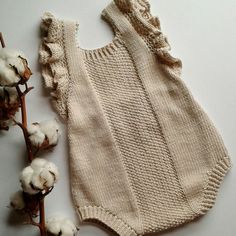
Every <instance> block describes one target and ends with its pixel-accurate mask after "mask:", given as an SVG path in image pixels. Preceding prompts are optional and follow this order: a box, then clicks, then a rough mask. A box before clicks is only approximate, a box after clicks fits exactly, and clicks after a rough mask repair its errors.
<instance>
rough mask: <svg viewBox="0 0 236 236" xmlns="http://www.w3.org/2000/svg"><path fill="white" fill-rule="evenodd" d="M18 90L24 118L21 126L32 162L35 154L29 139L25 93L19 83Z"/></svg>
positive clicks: (29, 158)
mask: <svg viewBox="0 0 236 236" xmlns="http://www.w3.org/2000/svg"><path fill="white" fill-rule="evenodd" d="M16 90H17V93H18V97H19V99H20V105H21V106H20V107H21V119H22V124H21V128H22V131H23V135H24V139H25V145H26V148H27V153H28V160H29V162H32V161H33V159H34V156H33V151H32V146H31V143H30V141H29V138H28V133H27V113H26V104H25V95H24V94H23V93H22V92H21V90H20V87H19V85H17V86H16Z"/></svg>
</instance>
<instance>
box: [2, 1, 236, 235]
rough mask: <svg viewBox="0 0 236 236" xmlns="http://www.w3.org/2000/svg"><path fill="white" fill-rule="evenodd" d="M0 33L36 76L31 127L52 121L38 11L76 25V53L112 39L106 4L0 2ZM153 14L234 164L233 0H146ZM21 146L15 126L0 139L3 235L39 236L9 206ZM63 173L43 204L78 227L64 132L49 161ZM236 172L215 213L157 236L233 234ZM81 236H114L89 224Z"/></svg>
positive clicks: (29, 101)
mask: <svg viewBox="0 0 236 236" xmlns="http://www.w3.org/2000/svg"><path fill="white" fill-rule="evenodd" d="M0 3H1V4H0V31H2V32H3V33H4V38H5V41H6V44H7V46H8V47H11V48H17V49H20V50H22V51H24V52H25V54H26V55H27V56H28V59H29V63H30V67H31V69H32V71H33V73H34V75H33V76H32V78H31V82H30V84H31V85H33V86H35V89H34V90H33V91H32V92H31V93H30V95H28V96H27V106H28V114H29V122H35V121H40V120H44V119H48V118H51V117H54V116H56V114H55V113H54V111H53V110H52V108H51V106H50V103H49V97H48V96H47V94H46V92H45V91H44V89H43V86H42V85H43V84H42V78H41V76H40V69H39V66H38V62H37V59H38V45H39V40H40V39H39V22H40V17H41V16H42V14H43V12H45V11H51V12H52V13H54V14H55V15H56V16H58V17H60V18H64V19H73V20H78V21H79V23H80V26H79V28H80V29H79V42H80V47H82V48H86V49H94V48H98V47H102V46H104V45H106V44H108V43H109V42H110V41H111V40H112V38H113V34H112V31H111V29H110V27H109V26H108V25H107V24H106V23H104V22H103V21H102V20H101V19H100V13H101V11H102V9H103V8H104V7H105V6H106V5H107V4H108V3H109V0H99V1H95V0H86V1H85V0H67V1H62V0H57V1H56V0H47V1H46V0H41V1H27V0H21V1H13V0H7V1H6V0H5V1H3V0H1V1H0ZM150 3H151V6H152V7H151V10H152V13H153V15H158V16H159V18H160V21H161V26H162V30H163V32H164V33H165V34H166V35H167V36H168V39H169V42H170V44H171V46H172V54H173V55H174V56H177V57H179V58H181V59H182V62H183V80H184V81H185V82H186V84H187V85H188V87H189V88H190V89H191V91H192V93H193V95H194V96H195V98H196V99H197V100H198V101H199V103H200V104H201V105H202V107H203V108H204V109H205V110H206V111H207V113H208V114H209V116H210V118H211V119H212V120H213V121H214V123H215V125H216V127H217V128H218V130H219V132H220V133H221V135H222V136H223V138H224V141H225V144H226V146H227V148H228V150H229V152H230V154H231V157H232V160H233V162H234V160H235V156H236V144H235V142H236V125H235V122H236V76H235V68H236V0H227V1H220V0H207V1H204V0H198V1H193V0H179V1H173V0H155V1H154V0H151V1H150ZM24 148H25V146H24V141H23V137H22V134H21V131H20V130H19V129H18V128H12V129H11V130H10V131H9V132H4V133H0V235H1V236H6V235H8V236H12V235H17V236H23V235H24V236H25V235H27V236H28V235H29V236H31V235H32V236H33V235H35V236H36V235H39V234H38V231H37V229H35V228H34V227H32V226H19V225H18V226H17V225H15V221H17V220H16V219H14V217H11V211H10V210H9V209H8V208H6V206H7V205H8V198H9V195H10V194H11V193H12V192H14V191H15V190H17V189H18V187H19V183H18V175H19V172H20V170H21V169H22V168H23V166H24V162H23V161H22V160H23V158H24ZM47 156H48V157H47V158H48V159H49V160H52V161H54V162H55V163H56V164H57V165H58V166H59V169H60V172H61V179H60V181H59V183H58V184H57V185H56V187H55V189H54V191H53V193H51V194H50V195H49V196H48V197H47V199H46V212H47V215H50V214H52V213H54V212H64V213H65V214H66V215H68V216H70V217H71V218H72V219H74V220H75V221H77V220H78V219H77V217H76V215H75V213H74V210H73V208H72V203H71V197H70V188H69V182H68V180H69V174H68V173H69V172H68V147H67V141H66V129H65V127H63V135H62V138H61V139H60V145H59V146H57V148H56V149H55V151H54V152H53V153H51V154H48V155H47ZM235 199H236V170H235V167H233V168H232V169H231V171H230V173H229V174H228V175H227V177H226V179H225V181H224V183H223V185H222V187H221V188H220V192H219V195H218V198H217V201H216V205H215V207H214V208H213V209H212V210H211V211H210V212H209V213H208V214H207V215H206V216H204V217H203V218H201V219H200V220H198V221H196V222H194V223H190V224H188V225H185V226H184V227H181V228H178V229H175V230H174V231H171V232H166V233H162V234H158V235H161V236H189V235H191V236H222V235H224V236H234V235H235V232H236V221H235V219H236V203H235ZM79 235H81V236H106V235H111V233H107V232H106V231H104V230H102V229H100V228H98V227H95V226H92V225H88V224H83V226H81V231H80V233H79Z"/></svg>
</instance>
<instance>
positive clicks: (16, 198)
mask: <svg viewBox="0 0 236 236" xmlns="http://www.w3.org/2000/svg"><path fill="white" fill-rule="evenodd" d="M10 204H11V207H12V208H13V209H15V210H22V209H24V208H25V201H24V196H23V192H22V191H21V190H19V191H17V192H15V193H14V194H12V196H11V197H10Z"/></svg>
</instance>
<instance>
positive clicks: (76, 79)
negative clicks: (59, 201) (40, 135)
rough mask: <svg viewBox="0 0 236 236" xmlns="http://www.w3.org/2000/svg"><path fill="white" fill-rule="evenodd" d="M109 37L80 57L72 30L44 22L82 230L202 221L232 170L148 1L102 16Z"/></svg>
mask: <svg viewBox="0 0 236 236" xmlns="http://www.w3.org/2000/svg"><path fill="white" fill-rule="evenodd" d="M102 17H103V18H104V19H105V20H106V21H107V22H108V23H110V24H111V26H112V28H113V30H114V33H115V37H114V39H113V41H112V42H111V43H110V44H109V45H106V46H104V47H102V48H99V49H95V50H85V49H81V48H80V47H78V45H77V42H76V33H77V28H78V24H77V23H76V22H75V21H66V20H59V19H56V18H55V17H54V16H53V15H52V14H50V13H45V15H44V16H43V18H42V24H41V26H42V31H43V34H44V35H43V40H42V45H41V47H40V52H39V53H40V63H42V69H43V70H42V73H43V77H44V80H45V85H46V87H49V88H51V89H52V93H51V95H52V97H53V103H54V105H55V107H56V109H57V111H58V113H59V114H60V116H61V117H62V118H63V119H64V122H65V123H66V124H67V126H68V136H69V147H70V159H69V161H70V171H71V188H72V195H73V200H74V204H75V208H76V210H77V212H78V214H79V216H80V218H81V220H82V221H85V220H91V221H94V220H95V221H97V222H100V223H102V224H103V225H106V226H107V227H108V228H110V229H112V230H113V231H115V232H116V233H117V234H119V235H121V236H131V235H132V236H135V235H144V234H146V233H151V232H159V231H162V230H165V229H169V228H172V227H176V226H178V225H181V224H183V223H186V222H189V221H191V220H193V219H194V218H196V217H199V216H201V215H203V214H205V213H206V212H207V211H208V210H209V209H210V208H211V207H212V206H213V204H214V202H215V198H216V194H217V190H218V188H219V185H220V183H221V181H222V180H223V178H224V176H225V174H226V172H227V171H228V169H229V168H230V160H229V157H228V153H227V150H226V148H225V146H224V144H223V141H222V139H221V136H220V135H219V134H218V132H217V130H216V129H215V127H214V125H213V124H212V122H211V121H210V120H209V118H208V116H207V115H206V113H205V112H204V111H203V109H202V108H201V107H200V106H199V104H198V103H197V102H196V100H195V99H194V98H193V96H192V94H191V92H190V91H189V90H188V88H187V87H186V85H185V83H184V82H183V80H182V79H181V76H180V73H181V61H180V59H178V58H174V57H172V56H171V55H170V50H169V44H168V42H167V39H166V37H165V36H164V35H163V33H162V31H161V28H160V23H159V20H158V18H156V17H153V16H152V15H151V13H150V5H149V3H148V2H147V1H146V0H114V1H113V2H111V3H110V4H109V5H108V6H107V7H106V8H105V9H104V10H103V12H102Z"/></svg>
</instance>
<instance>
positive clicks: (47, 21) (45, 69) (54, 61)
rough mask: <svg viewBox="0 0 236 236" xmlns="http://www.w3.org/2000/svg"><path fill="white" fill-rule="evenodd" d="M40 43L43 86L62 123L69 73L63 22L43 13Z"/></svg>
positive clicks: (65, 113)
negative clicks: (48, 91) (46, 89)
mask: <svg viewBox="0 0 236 236" xmlns="http://www.w3.org/2000/svg"><path fill="white" fill-rule="evenodd" d="M40 28H41V37H42V41H41V44H40V48H39V63H40V64H41V65H42V77H43V79H44V86H45V87H46V88H48V89H49V90H50V95H51V101H52V105H53V107H54V108H55V110H56V111H57V113H58V115H59V116H60V117H61V118H62V120H63V121H65V120H67V97H68V94H69V91H68V90H69V72H68V69H67V68H68V67H67V63H66V55H65V50H64V40H63V38H64V37H63V21H61V20H58V19H56V18H55V17H54V16H53V15H52V14H51V13H48V12H46V13H44V15H43V17H42V20H41V25H40Z"/></svg>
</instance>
